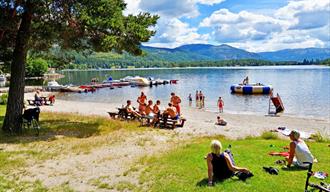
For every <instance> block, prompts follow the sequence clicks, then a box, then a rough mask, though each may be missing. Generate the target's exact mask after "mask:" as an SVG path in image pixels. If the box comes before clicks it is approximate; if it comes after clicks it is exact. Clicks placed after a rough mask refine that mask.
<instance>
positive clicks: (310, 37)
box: [124, 0, 330, 52]
mask: <svg viewBox="0 0 330 192" xmlns="http://www.w3.org/2000/svg"><path fill="white" fill-rule="evenodd" d="M125 2H126V3H127V7H126V10H125V12H124V13H125V14H126V15H127V14H133V15H136V14H138V13H140V12H149V13H151V14H157V15H159V16H160V19H159V20H158V22H157V25H156V26H155V27H154V28H153V29H154V30H156V31H157V32H156V35H155V36H153V37H152V38H151V39H150V41H149V42H147V43H143V45H147V46H154V47H166V48H174V47H178V46H181V45H184V44H196V43H205V44H213V45H221V44H228V45H231V46H234V47H237V48H242V49H245V50H248V51H252V52H263V51H276V50H281V49H294V48H307V47H318V48H325V47H326V48H329V47H330V0H125Z"/></svg>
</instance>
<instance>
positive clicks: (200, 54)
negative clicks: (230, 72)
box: [142, 44, 330, 62]
mask: <svg viewBox="0 0 330 192" xmlns="http://www.w3.org/2000/svg"><path fill="white" fill-rule="evenodd" d="M142 50H143V51H144V52H145V53H146V57H150V58H151V59H156V58H159V59H161V60H166V61H172V62H177V61H178V60H177V58H180V60H181V61H206V60H207V61H218V60H231V59H256V60H269V61H303V60H304V59H306V60H317V59H318V60H324V59H327V58H330V48H304V49H284V50H279V51H274V52H259V53H254V52H249V51H245V50H243V49H238V48H235V47H232V46H229V45H226V44H222V45H209V44H188V45H183V46H180V47H176V48H173V49H169V48H156V47H148V46H142Z"/></svg>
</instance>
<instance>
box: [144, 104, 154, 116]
mask: <svg viewBox="0 0 330 192" xmlns="http://www.w3.org/2000/svg"><path fill="white" fill-rule="evenodd" d="M152 104H153V103H152V100H149V101H148V105H147V106H146V110H145V114H146V116H148V117H150V118H153V117H154V114H155V113H154V109H153V106H152Z"/></svg>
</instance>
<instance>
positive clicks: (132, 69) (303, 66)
mask: <svg viewBox="0 0 330 192" xmlns="http://www.w3.org/2000/svg"><path fill="white" fill-rule="evenodd" d="M278 68H285V69H306V68H307V69H308V68H311V69H312V68H330V66H327V65H262V66H224V67H149V68H115V69H112V68H110V69H63V70H61V71H65V72H66V71H69V72H71V71H142V70H167V69H278Z"/></svg>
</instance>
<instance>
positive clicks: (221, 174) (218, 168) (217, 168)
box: [212, 153, 234, 180]
mask: <svg viewBox="0 0 330 192" xmlns="http://www.w3.org/2000/svg"><path fill="white" fill-rule="evenodd" d="M212 166H213V177H215V178H216V179H220V180H222V179H227V178H230V177H232V176H233V174H234V173H233V172H232V171H231V170H230V169H229V168H228V165H227V162H226V159H225V155H224V154H223V153H221V154H220V156H217V155H216V154H214V153H212Z"/></svg>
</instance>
